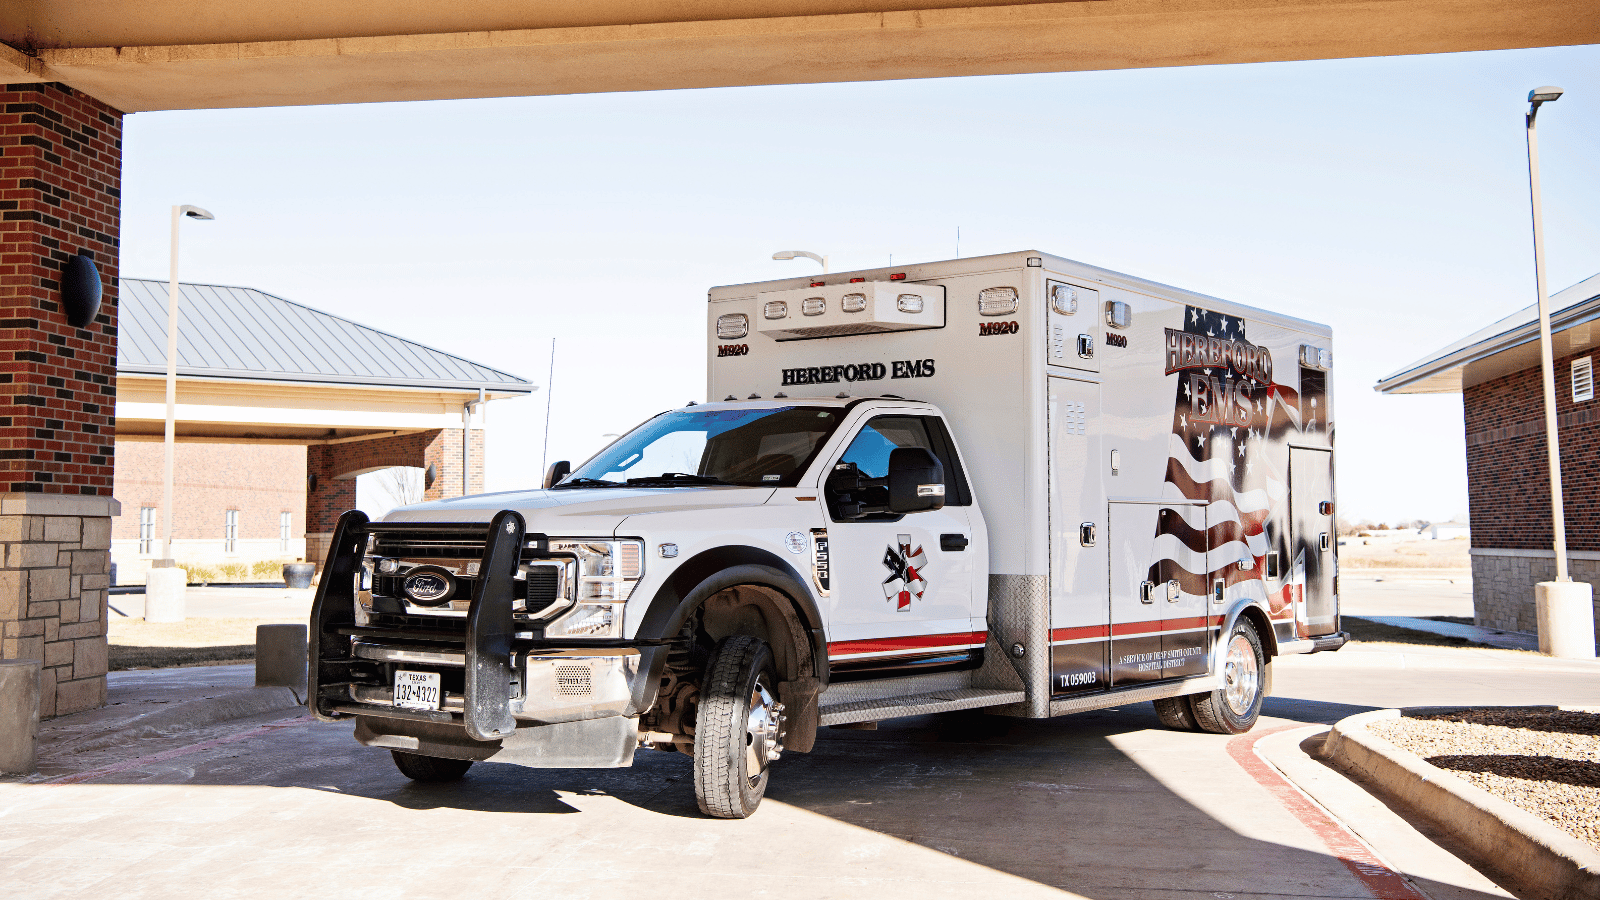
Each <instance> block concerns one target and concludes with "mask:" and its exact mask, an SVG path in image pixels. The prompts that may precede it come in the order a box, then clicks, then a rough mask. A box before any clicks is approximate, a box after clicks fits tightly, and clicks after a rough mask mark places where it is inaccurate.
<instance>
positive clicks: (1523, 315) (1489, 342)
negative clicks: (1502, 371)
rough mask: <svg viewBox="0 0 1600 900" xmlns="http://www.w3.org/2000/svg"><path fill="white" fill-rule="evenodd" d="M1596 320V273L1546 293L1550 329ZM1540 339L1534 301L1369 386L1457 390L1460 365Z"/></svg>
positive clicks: (1599, 305) (1599, 293)
mask: <svg viewBox="0 0 1600 900" xmlns="http://www.w3.org/2000/svg"><path fill="white" fill-rule="evenodd" d="M1596 319H1600V274H1596V275H1591V276H1589V277H1588V278H1585V279H1584V280H1582V281H1580V282H1578V283H1577V284H1575V285H1573V286H1571V287H1569V288H1566V289H1565V290H1562V291H1558V292H1556V293H1554V294H1552V295H1550V331H1551V333H1552V334H1554V333H1556V332H1560V331H1564V330H1566V329H1568V328H1572V327H1573V326H1575V325H1582V324H1584V323H1586V322H1592V321H1595V320H1596ZM1538 339H1539V306H1538V304H1536V303H1535V304H1530V305H1529V306H1526V307H1524V308H1522V309H1519V310H1517V311H1516V312H1514V313H1512V314H1511V315H1509V316H1506V317H1505V318H1503V319H1500V320H1499V321H1497V322H1493V323H1491V324H1489V325H1486V326H1484V327H1483V328H1480V329H1478V330H1477V331H1474V332H1473V333H1472V334H1469V335H1467V336H1466V337H1464V338H1462V339H1461V340H1459V341H1456V342H1455V343H1453V344H1451V345H1450V346H1448V347H1445V348H1443V349H1441V350H1437V351H1435V352H1433V353H1430V354H1429V355H1427V356H1425V357H1423V358H1422V359H1419V360H1417V361H1416V362H1414V363H1412V364H1411V365H1409V366H1406V367H1405V368H1403V369H1401V370H1400V371H1398V372H1395V373H1393V374H1391V375H1387V376H1385V377H1383V378H1381V379H1379V380H1378V383H1377V384H1376V385H1374V386H1373V389H1374V390H1376V391H1378V392H1379V393H1384V394H1409V393H1451V392H1459V391H1460V390H1461V378H1460V373H1459V371H1458V370H1460V369H1464V368H1466V366H1467V365H1468V364H1470V363H1473V362H1476V361H1478V360H1481V359H1484V358H1486V357H1489V356H1493V355H1494V354H1496V353H1501V352H1503V351H1506V350H1510V349H1512V348H1515V347H1519V346H1522V345H1523V344H1527V343H1529V342H1532V341H1537V340H1538ZM1452 376H1453V377H1452Z"/></svg>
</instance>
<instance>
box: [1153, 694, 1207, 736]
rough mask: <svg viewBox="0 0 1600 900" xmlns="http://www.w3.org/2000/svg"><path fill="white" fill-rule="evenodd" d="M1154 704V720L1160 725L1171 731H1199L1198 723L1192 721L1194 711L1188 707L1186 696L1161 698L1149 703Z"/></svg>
mask: <svg viewBox="0 0 1600 900" xmlns="http://www.w3.org/2000/svg"><path fill="white" fill-rule="evenodd" d="M1151 702H1152V703H1154V704H1155V708H1156V718H1157V719H1160V720H1161V724H1162V725H1163V726H1164V727H1166V728H1170V729H1172V730H1173V731H1199V730H1200V723H1198V722H1196V721H1195V720H1194V710H1193V709H1192V708H1191V707H1190V705H1189V698H1188V696H1183V697H1163V698H1161V699H1160V700H1153V701H1151Z"/></svg>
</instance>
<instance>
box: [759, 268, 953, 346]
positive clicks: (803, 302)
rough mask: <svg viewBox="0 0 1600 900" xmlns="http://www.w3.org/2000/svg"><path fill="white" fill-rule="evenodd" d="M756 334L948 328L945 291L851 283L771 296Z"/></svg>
mask: <svg viewBox="0 0 1600 900" xmlns="http://www.w3.org/2000/svg"><path fill="white" fill-rule="evenodd" d="M756 302H757V304H758V305H759V306H760V308H761V310H762V316H761V318H760V319H759V320H757V322H756V330H757V331H759V332H761V333H762V334H765V335H768V336H770V337H773V338H776V339H777V340H780V341H796V340H804V339H807V338H825V337H841V336H844V335H851V334H877V333H881V332H886V331H914V330H918V329H922V328H943V327H944V286H943V285H937V284H912V283H909V282H904V281H901V282H885V281H871V282H860V281H853V282H849V283H846V284H833V285H824V286H822V287H816V286H813V287H804V288H794V289H792V290H787V291H767V292H765V293H762V294H759V295H757V297H756Z"/></svg>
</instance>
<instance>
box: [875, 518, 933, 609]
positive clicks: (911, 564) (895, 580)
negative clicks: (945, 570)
mask: <svg viewBox="0 0 1600 900" xmlns="http://www.w3.org/2000/svg"><path fill="white" fill-rule="evenodd" d="M897 537H898V538H899V540H898V542H897V543H898V546H894V547H890V548H889V549H888V550H886V551H884V554H883V564H884V566H885V567H886V568H887V569H888V570H889V577H888V578H885V579H884V580H883V597H884V599H885V600H892V601H894V603H895V609H896V610H902V609H910V608H911V601H912V599H917V600H921V599H922V592H923V591H925V590H927V588H928V582H927V580H926V579H924V578H923V577H922V570H923V567H925V566H927V564H928V557H927V555H926V554H925V553H923V552H922V548H921V547H918V548H917V549H916V550H912V549H911V535H909V534H902V535H897Z"/></svg>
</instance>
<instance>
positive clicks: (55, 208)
mask: <svg viewBox="0 0 1600 900" xmlns="http://www.w3.org/2000/svg"><path fill="white" fill-rule="evenodd" d="M121 173H122V114H121V113H120V112H118V111H117V110H115V109H112V108H111V107H109V106H106V105H105V104H103V103H101V102H99V101H98V100H95V99H94V98H92V97H89V96H87V95H84V94H81V93H79V92H77V91H75V90H72V89H71V88H68V87H66V86H64V85H59V84H20V85H4V86H0V544H3V546H4V551H5V556H4V561H3V562H0V657H5V658H13V659H15V658H20V659H37V660H40V661H42V662H43V663H44V675H43V680H42V682H41V684H40V688H41V689H40V692H39V712H40V714H41V715H42V716H45V717H50V716H56V715H64V714H66V713H71V712H77V711H79V710H84V709H91V708H93V707H96V706H101V705H103V704H104V703H105V695H106V679H105V674H106V638H105V633H106V585H107V580H108V578H107V568H108V566H109V561H110V543H111V516H112V515H113V514H114V513H115V512H116V506H117V504H116V501H115V500H113V499H112V497H111V494H112V460H113V458H114V455H115V448H114V447H113V445H112V441H113V437H114V434H113V432H114V429H115V424H116V423H115V411H116V392H117V389H116V362H117V360H116V356H117V248H118V239H117V233H118V228H119V224H120V223H119V219H120V216H121V196H120V192H121V182H122V174H121ZM85 252H86V253H87V254H90V255H91V258H92V259H93V260H94V263H95V265H96V266H97V267H98V268H99V270H100V276H101V291H102V293H101V301H100V310H99V314H98V315H97V316H96V318H95V319H94V321H92V322H90V323H89V325H88V327H86V328H74V327H72V326H71V325H68V324H67V321H66V317H65V315H63V313H62V308H61V272H62V269H63V268H64V266H65V265H66V263H67V262H68V261H69V260H70V259H71V258H72V257H74V256H76V255H78V254H80V253H85Z"/></svg>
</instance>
